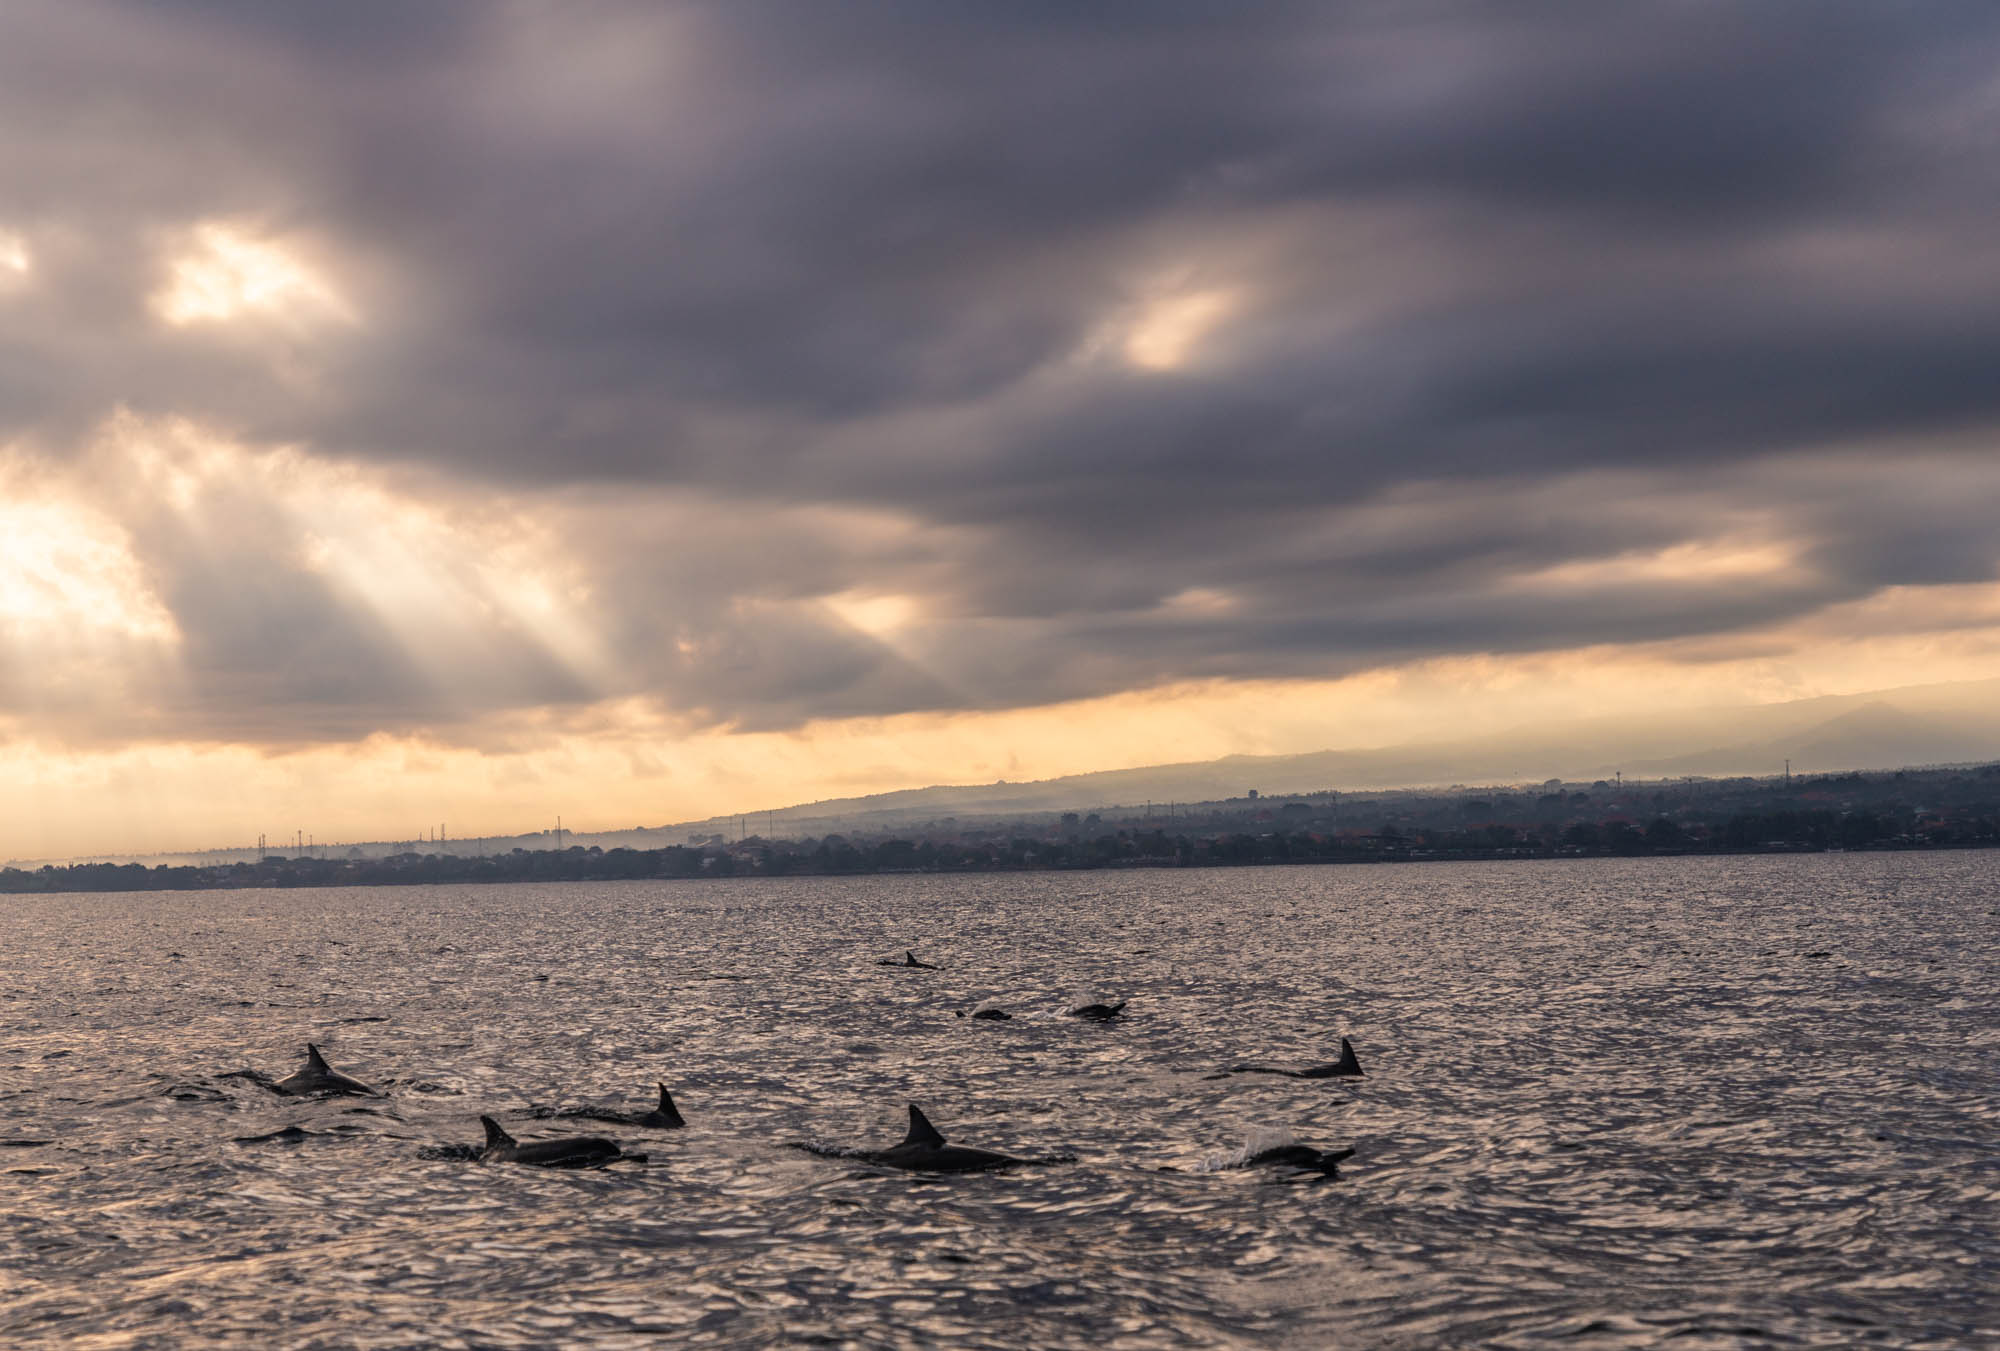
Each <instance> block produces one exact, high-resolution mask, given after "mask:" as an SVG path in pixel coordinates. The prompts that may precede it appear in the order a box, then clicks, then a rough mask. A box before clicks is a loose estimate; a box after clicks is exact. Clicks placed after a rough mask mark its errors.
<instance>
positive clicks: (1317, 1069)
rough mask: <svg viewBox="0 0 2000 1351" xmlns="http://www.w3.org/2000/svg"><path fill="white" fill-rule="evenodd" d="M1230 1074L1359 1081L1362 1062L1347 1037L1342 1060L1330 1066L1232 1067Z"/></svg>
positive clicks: (1341, 1052)
mask: <svg viewBox="0 0 2000 1351" xmlns="http://www.w3.org/2000/svg"><path fill="white" fill-rule="evenodd" d="M1226 1072H1227V1073H1229V1074H1282V1075H1284V1076H1285V1077H1286V1078H1288V1079H1359V1078H1360V1077H1361V1062H1360V1061H1359V1060H1358V1059H1356V1058H1355V1055H1354V1048H1353V1047H1352V1046H1350V1045H1349V1044H1348V1042H1347V1038H1346V1037H1342V1038H1341V1039H1340V1059H1338V1060H1336V1061H1334V1062H1333V1063H1332V1064H1330V1065H1308V1066H1306V1067H1305V1068H1304V1069H1302V1070H1288V1069H1284V1068H1282V1067H1280V1066H1277V1065H1231V1066H1230V1067H1229V1069H1228V1070H1227V1071H1226Z"/></svg>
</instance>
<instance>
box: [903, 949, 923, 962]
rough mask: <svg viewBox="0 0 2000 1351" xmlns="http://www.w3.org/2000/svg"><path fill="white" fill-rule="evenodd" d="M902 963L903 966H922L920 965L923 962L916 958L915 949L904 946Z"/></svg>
mask: <svg viewBox="0 0 2000 1351" xmlns="http://www.w3.org/2000/svg"><path fill="white" fill-rule="evenodd" d="M903 965H904V966H922V965H923V963H922V962H920V961H918V960H917V954H916V952H915V950H913V949H911V948H904V949H903Z"/></svg>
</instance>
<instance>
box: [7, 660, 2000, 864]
mask: <svg viewBox="0 0 2000 1351" xmlns="http://www.w3.org/2000/svg"><path fill="white" fill-rule="evenodd" d="M1688 746H1702V747H1706V748H1707V749H1703V750H1698V751H1692V752H1690V751H1686V750H1685V749H1683V748H1685V747H1688ZM1994 759H2000V680H1984V681H1959V682H1950V683H1945V684H1932V685H1913V686H1906V687H1902V688H1897V689H1888V690H1874V691H1867V692H1863V693H1858V694H1849V695H1831V696H1823V697H1819V698H1813V699H1803V700H1794V701H1788V702H1782V703H1773V704H1763V705H1750V706H1739V707H1730V708H1715V709H1703V710H1694V711H1685V712H1681V711H1670V712H1663V713H1662V714H1660V715H1659V716H1657V717H1655V718H1650V719H1646V720H1643V721H1641V720H1636V719H1630V718H1591V719H1578V720H1575V721H1569V722H1561V723H1545V724H1542V725H1540V726H1536V727H1517V728H1511V729H1508V730H1506V731H1503V732H1499V733H1496V734H1494V735H1493V736H1490V737H1484V738H1476V739H1462V740H1456V741H1439V742H1434V743H1421V742H1420V743H1414V744H1405V745H1399V746H1388V747H1378V748H1369V749H1345V750H1319V751H1311V752H1305V753H1300V754H1293V755H1232V756H1226V757H1223V758H1220V759H1215V760H1206V761H1192V762H1182V763H1162V764H1157V765H1148V766H1141V767H1137V768H1129V769H1114V770H1101V771H1097V772H1094V773H1085V774H1071V775H1064V776H1061V777H1056V778H1050V779H1042V780H1035V781H1028V782H1020V783H1010V782H1006V781H1000V782H996V783H990V784H937V785H929V786H925V787H914V788H906V789H898V790H894V791H890V792H883V793H875V794H869V795H865V796H860V797H850V798H837V799H828V800H823V801H818V802H810V803H794V804H789V805H785V806H774V807H769V808H764V809H752V810H746V811H741V812H729V813H720V814H717V815H714V816H710V817H705V818H699V819H693V820H687V821H680V822H670V823H667V824H663V825H658V826H635V827H625V828H613V829H608V830H594V831H593V830H565V831H563V832H562V833H561V837H560V840H558V838H557V833H556V831H555V830H554V829H553V828H551V829H549V830H545V831H538V832H531V833H528V834H511V835H487V836H479V835H472V834H467V835H465V836H463V837H454V838H448V839H444V840H438V839H434V838H432V839H426V838H422V837H418V838H412V839H405V840H379V841H341V842H323V841H317V840H315V841H314V842H313V852H315V853H318V854H321V855H323V856H329V857H331V856H335V855H340V856H355V857H366V858H374V857H384V856H388V855H391V854H396V853H402V852H407V851H410V850H412V849H414V850H417V851H418V852H435V853H440V854H448V855H458V856H469V855H477V854H482V853H495V852H505V851H507V850H510V849H514V848H529V849H547V848H551V847H554V846H555V845H556V844H558V843H561V844H565V845H567V844H582V845H586V846H588V845H599V846H602V847H604V848H607V849H610V848H619V847H625V848H644V849H656V848H660V847H662V846H663V845H669V844H685V843H688V842H689V841H690V840H698V839H705V838H708V837H711V836H717V835H720V836H722V837H724V838H726V839H734V838H737V837H738V836H739V835H744V834H761V835H765V836H768V837H770V838H782V839H796V838H804V837H811V836H820V835H825V834H828V833H836V832H838V833H854V832H862V833H865V832H869V831H885V830H895V829H899V828H907V827H909V826H911V825H913V824H917V823H923V822H934V821H937V820H940V819H941V818H946V817H955V818H959V819H961V820H967V819H971V818H992V819H1003V818H1006V817H1010V816H1022V817H1026V816H1036V815H1046V814H1049V813H1060V812H1064V811H1070V810H1076V811H1090V810H1095V809H1100V808H1106V807H1138V806H1140V805H1141V804H1145V803H1153V804H1158V805H1159V806H1161V807H1162V808H1165V807H1166V806H1167V804H1173V803H1181V804H1186V803H1197V802H1212V801H1222V800H1228V799H1232V798H1239V797H1242V796H1243V795H1244V794H1246V793H1247V792H1249V791H1250V790H1252V789H1255V790H1257V791H1258V792H1259V793H1261V794H1263V795H1266V796H1277V795H1286V794H1303V793H1313V792H1324V791H1328V790H1334V791H1339V792H1342V793H1353V792H1378V791H1389V790H1412V789H1421V788H1440V789H1441V788H1446V787H1448V786H1450V787H1465V788H1479V787H1495V786H1502V785H1509V784H1539V783H1542V782H1545V781H1547V780H1551V779H1557V780H1564V781H1582V782H1586V783H1587V782H1591V781H1594V780H1598V779H1610V778H1613V777H1614V776H1617V775H1620V774H1622V775H1623V776H1624V777H1625V778H1626V779H1628V780H1631V779H1668V778H1685V777H1704V778H1728V777H1772V776H1776V775H1779V774H1782V773H1783V772H1784V771H1785V769H1786V767H1787V762H1789V767H1790V769H1791V770H1792V772H1794V773H1798V774H1824V773H1831V772H1836V771H1848V770H1873V771H1880V770H1894V769H1904V768H1913V767H1919V766H1943V765H1966V764H1975V763H1979V762H1982V761H1987V760H1994ZM584 805H586V807H587V804H584ZM568 814H569V813H568V812H565V815H568ZM552 815H553V814H552ZM291 847H292V846H291V844H290V842H289V841H280V842H278V843H277V844H275V845H272V846H270V847H269V848H267V849H265V850H263V851H261V853H283V852H286V851H287V850H289V849H290V848H291ZM354 851H358V853H356V852H354ZM301 852H303V851H301ZM259 856H260V851H259V850H258V849H256V848H255V847H254V845H253V846H251V847H244V846H234V847H228V846H225V847H218V848H211V849H199V850H185V851H161V852H154V853H144V854H141V853H136V852H118V851H109V852H103V853H92V854H82V855H75V856H71V857H67V858H57V859H12V860H8V861H7V865H6V866H10V867H19V868H33V867H39V866H42V865H43V864H47V863H56V864H63V863H72V862H133V861H144V862H147V863H206V864H214V863H226V862H236V861H244V860H254V859H256V858H258V857H259Z"/></svg>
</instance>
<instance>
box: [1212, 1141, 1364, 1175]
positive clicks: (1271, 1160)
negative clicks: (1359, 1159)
mask: <svg viewBox="0 0 2000 1351" xmlns="http://www.w3.org/2000/svg"><path fill="white" fill-rule="evenodd" d="M1353 1157H1354V1151H1353V1150H1352V1149H1314V1148H1313V1147H1312V1146H1311V1145H1272V1146H1271V1147H1270V1148H1269V1149H1260V1150H1258V1151H1257V1152H1256V1153H1255V1154H1252V1155H1250V1156H1249V1157H1248V1158H1246V1159H1244V1160H1243V1162H1241V1163H1236V1164H1231V1165H1230V1167H1232V1168H1297V1169H1300V1170H1301V1171H1304V1172H1309V1173H1324V1174H1325V1175H1326V1176H1327V1177H1339V1176H1340V1166H1339V1165H1340V1161H1341V1160H1342V1159H1351V1158H1353Z"/></svg>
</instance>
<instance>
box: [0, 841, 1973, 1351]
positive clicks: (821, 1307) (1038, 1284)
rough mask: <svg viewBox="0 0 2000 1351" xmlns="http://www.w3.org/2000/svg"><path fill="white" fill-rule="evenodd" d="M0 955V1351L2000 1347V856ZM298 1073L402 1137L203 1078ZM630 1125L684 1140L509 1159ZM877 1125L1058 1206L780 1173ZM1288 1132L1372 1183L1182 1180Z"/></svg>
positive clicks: (712, 914)
mask: <svg viewBox="0 0 2000 1351" xmlns="http://www.w3.org/2000/svg"><path fill="white" fill-rule="evenodd" d="M0 911H3V912H4V914H5V919H6V922H5V925H4V928H0V951H4V953H5V962H4V967H0V1146H4V1147H0V1214H3V1215H4V1222H0V1344H3V1345H6V1346H10V1347H32V1346H44V1345H46V1346H70V1347H85V1348H112V1347H155V1346H158V1347H169V1346H220V1347H271V1346H297V1347H319V1346H324V1347H350V1346H353V1347H377V1346H379V1347H401V1346H445V1347H454V1346H463V1347H540V1346H588V1347H628V1346H629V1347H639V1346H645V1347H654V1346H660V1345H690V1346H776V1345H783V1346H792V1345H825V1346H840V1345H851V1346H862V1347H897V1346H912V1347H915V1346H940V1345H955V1346H1001V1347H1035V1348H1062V1347H1092V1348H1104V1347H1152V1346H1161V1347H1165V1346H1246V1347H1263V1346H1274V1347H1291V1346H1297V1347H1316V1346H1340V1347H1411V1348H1417V1347H1437V1346H1481V1347H1565V1348H1572V1347H1573V1348H1605V1347H1621V1348H1622V1347H1654V1346H1659V1347H1673V1348H1683V1349H1685V1351H1697V1349H1698V1348H1709V1347H1752V1346H1787V1347H1820V1346H1840V1347H1849V1346H1884V1347H1941V1348H1946V1347H1948V1348H1965V1347H1978V1346H2000V961H1996V946H2000V945H1996V939H1995V935H1996V933H2000V853H1950V854H1915V855H1826V856H1810V857H1800V856H1791V857H1755V858H1736V859H1665V860H1633V861H1615V860H1591V861H1581V860H1579V861H1564V862H1548V863H1534V862H1522V863H1495V864H1471V865H1448V864H1439V865H1406V866H1386V867H1323V868H1311V867H1295V868H1265V869H1246V870H1240V871H1200V872H1189V873H1182V872H1169V871H1142V872H1124V873H1086V874H1014V875H998V876H975V877H925V876H899V877H866V878H845V879H828V878H808V879H790V880H770V881H754V880H737V881H714V882H707V883H630V884H619V885H610V886H603V887H587V886H548V887H540V886H506V887H439V888H429V889H425V888H385V889H355V890H330V891H290V892H284V891H237V892H213V893H187V894H150V895H111V896H57V897H26V896H7V897H0ZM905 948H914V949H915V950H916V951H917V953H918V955H919V956H920V957H922V958H924V959H926V960H929V961H932V962H935V963H937V964H938V966H939V968H940V969H938V970H936V971H922V970H906V969H897V968H893V967H886V966H878V965H876V962H877V961H878V959H881V958H885V957H890V956H900V954H901V953H902V952H903V950H904V949H905ZM1085 997H1090V998H1098V997H1102V998H1108V999H1113V1000H1117V999H1129V1001H1130V1005H1129V1007H1128V1009H1127V1013H1126V1016H1125V1017H1124V1018H1122V1019H1120V1020H1118V1021H1116V1022H1112V1023H1107V1024H1092V1023H1086V1022H1081V1021H1079V1020H1076V1019H1073V1018H1066V1017H1064V1016H1062V1011H1063V1009H1064V1008H1065V1007H1067V1006H1069V1005H1070V1004H1072V1003H1075V1002H1077V1001H1078V1000H1079V999H1080V998H1085ZM982 1003H994V1004H998V1005H999V1006H1001V1007H1004V1008H1007V1009H1009V1010H1010V1011H1011V1012H1012V1013H1013V1014H1014V1015H1015V1016H1014V1019H1013V1020H1012V1021H1010V1022H985V1021H973V1020H971V1019H965V1018H958V1017H956V1016H954V1015H955V1013H957V1012H961V1011H964V1012H969V1011H971V1010H972V1009H973V1008H975V1007H977V1006H978V1005H980V1004H982ZM1342 1035H1346V1036H1348V1037H1350V1038H1352V1040H1353V1043H1354V1045H1355V1048H1356V1050H1357V1051H1358V1053H1359V1055H1360V1057H1361V1060H1362V1063H1363V1064H1364V1066H1365V1067H1366V1069H1367V1075H1366V1077H1365V1078H1363V1079H1360V1080H1358V1081H1343V1080H1330V1081H1301V1080H1293V1079H1286V1078H1276V1077H1269V1076H1252V1075H1237V1076H1230V1077H1224V1078H1211V1077H1209V1076H1211V1075H1213V1074H1215V1073H1216V1072H1217V1071H1219V1070H1221V1069H1223V1068H1225V1067H1227V1066H1230V1065H1232V1064H1237V1063H1242V1062H1245V1061H1258V1062H1263V1063H1271V1064H1294V1065H1296V1064H1305V1063H1310V1062H1314V1061H1324V1060H1328V1059H1331V1058H1332V1056H1333V1055H1334V1053H1336V1052H1337V1050H1338V1046H1339V1038H1340V1037H1341V1036H1342ZM309 1040H310V1041H316V1042H319V1043H320V1044H322V1045H323V1046H324V1047H325V1048H326V1053H327V1056H328V1058H329V1059H330V1060H331V1061H332V1063H333V1064H334V1066H335V1067H336V1068H339V1069H342V1070H344V1071H346V1072H348V1073H350V1074H353V1075H355V1076H356V1077H358V1078H361V1079H363V1080H366V1081H369V1082H372V1083H374V1084H376V1085H378V1086H380V1087H382V1088H383V1089H385V1090H386V1091H387V1093H388V1096H387V1098H386V1099H384V1100H382V1101H380V1102H371V1101H365V1100H358V1099H332V1100H327V1101H307V1102H300V1101H293V1100H287V1099H282V1098H278V1097H275V1096H273V1095H272V1094H270V1093H268V1092H267V1091H265V1090H264V1089H263V1088H261V1087H259V1086H258V1085H257V1084H256V1083H255V1082H254V1081H252V1080H249V1079H246V1078H242V1077H238V1076H236V1074H235V1072H236V1071H240V1070H244V1069H248V1068H255V1069H260V1070H263V1071H266V1072H269V1073H271V1074H272V1075H283V1074H287V1073H290V1072H291V1071H292V1070H293V1069H294V1068H296V1067H297V1065H298V1063H299V1060H300V1056H301V1054H302V1047H303V1044H304V1043H305V1042H307V1041H309ZM660 1080H663V1081H665V1082H666V1083H667V1084H668V1085H669V1086H670V1087H671V1088H672V1089H673V1091H674V1096H675V1099H676V1101H677V1102H678V1103H679V1105H680V1108H681V1110H682V1111H683V1113H685V1115H686V1116H687V1119H688V1121H689V1128H688V1129H686V1130H684V1131H679V1132H661V1131H646V1130H642V1129H637V1128H628V1127H613V1126H603V1125H597V1124H594V1123H589V1122H576V1123H570V1122H561V1121H554V1120H543V1119H538V1118H537V1116H536V1115H535V1112H536V1110H537V1109H541V1110H546V1109H549V1108H552V1107H561V1106H565V1105H571V1106H574V1105H583V1104H602V1105H613V1106H618V1107H623V1108H626V1109H631V1110H643V1109H644V1108H645V1107H646V1106H647V1105H649V1103H650V1101H651V1099H652V1098H653V1096H654V1094H655V1090H654V1088H653V1085H654V1083H655V1081H660ZM911 1102H916V1103H919V1104H920V1105H922V1107H923V1108H924V1109H925V1111H926V1112H927V1113H928V1114H929V1115H930V1117H931V1119H932V1120H933V1121H935V1122H936V1123H937V1125H938V1126H939V1127H940V1128H941V1129H943V1130H944V1131H945V1133H946V1134H947V1135H948V1136H950V1137H951V1138H952V1139H953V1140H954V1141H956V1142H959V1143H964V1144H971V1145H978V1146H983V1147H987V1148H992V1149H998V1150H1003V1151H1006V1152H1009V1153H1013V1154H1018V1155H1036V1156H1048V1155H1058V1156H1060V1155H1073V1156H1074V1161H1073V1162H1067V1163H1060V1164H1053V1165H1049V1166H1041V1167H1034V1168H1025V1169H1020V1170H1017V1171H1013V1172H1008V1173H1000V1174H989V1175H978V1176H968V1177H948V1178H930V1177H923V1176H916V1175H910V1174H901V1173H894V1172H888V1171H885V1170H881V1169H877V1168H873V1167H870V1166H867V1165H865V1164H860V1163H856V1162H851V1161H841V1160H829V1159H824V1158H817V1157H813V1156H811V1155H808V1154H805V1153H802V1152H799V1151H797V1150H795V1149H792V1148H790V1147H789V1146H790V1145H793V1144H796V1143H798V1142H801V1141H808V1140H813V1141H821V1142H828V1143H834V1144H852V1145H887V1144H891V1143H894V1142H895V1141H896V1140H898V1139H900V1138H901V1136H902V1133H903V1129H904V1123H905V1114H906V1105H907V1104H909V1103H911ZM482 1112H485V1113H491V1114H493V1115H495V1116H498V1117H499V1118H501V1119H502V1120H503V1121H504V1122H506V1123H507V1124H508V1126H509V1128H510V1129H512V1130H513V1132H514V1133H515V1134H516V1135H517V1136H519V1137H521V1138H522V1139H524V1140H525V1139H530V1138H535V1137H538V1136H545V1135H554V1134H564V1133H585V1134H598V1133H602V1134H609V1135H612V1136H614V1137H616V1138H618V1139H620V1140H621V1141H622V1142H623V1143H624V1144H625V1145H627V1147H628V1148H631V1149H635V1150H641V1151H644V1152H645V1153H646V1154H647V1155H648V1156H649V1159H648V1161H647V1162H646V1163H645V1164H643V1165H640V1164H635V1163H622V1164H619V1165H617V1166H614V1167H611V1168H608V1169H604V1170H601V1171H594V1172H580V1173H571V1172H548V1171H543V1170H538V1169H531V1168H525V1167H519V1166H511V1165H502V1164H491V1165H481V1164H478V1163H476V1162H471V1161H469V1160H467V1159H466V1158H464V1157H461V1156H460V1155H462V1153H463V1150H455V1149H454V1148H452V1147H453V1146H466V1145H471V1144H474V1143H476V1142H477V1141H478V1140H479V1138H480V1130H479V1126H478V1124H477V1117H478V1115H479V1114H480V1113H482ZM285 1126H299V1127H302V1128H303V1129H304V1130H305V1131H307V1132H309V1134H307V1135H306V1136H305V1137H304V1138H302V1139H299V1140H296V1141H294V1142H291V1143H282V1142H263V1143H238V1138H239V1137H246V1136H252V1135H259V1134H264V1133H267V1132H271V1131H274V1130H277V1129H279V1128H282V1127H285ZM1286 1134H1289V1136H1290V1137H1292V1138H1295V1139H1297V1140H1298V1141H1300V1142H1303V1143H1307V1144H1311V1145H1315V1146H1319V1147H1334V1146H1342V1147H1345V1146H1352V1147H1353V1148H1354V1149H1355V1151H1356V1153H1355V1156H1354V1157H1353V1159H1351V1160H1350V1161H1349V1162H1348V1163H1346V1164H1344V1165H1343V1166H1342V1170H1341V1176H1340V1177H1339V1178H1337V1179H1327V1180H1321V1179H1319V1178H1317V1176H1313V1177H1301V1176H1298V1175H1295V1174H1291V1173H1288V1172H1283V1171H1279V1172H1271V1171H1268V1170H1261V1169H1260V1170H1240V1169H1214V1168H1212V1167H1210V1166H1209V1165H1212V1164H1213V1163H1214V1162H1216V1161H1219V1160H1221V1159H1225V1158H1226V1157H1227V1156H1229V1155H1230V1154H1231V1153H1232V1152H1237V1153H1240V1151H1241V1149H1242V1147H1243V1145H1244V1143H1245V1141H1246V1140H1266V1139H1272V1138H1281V1137H1282V1136H1284V1135H1286ZM30 1140H40V1141H46V1142H47V1143H45V1144H39V1145H28V1144H23V1143H21V1142H23V1141H30Z"/></svg>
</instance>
